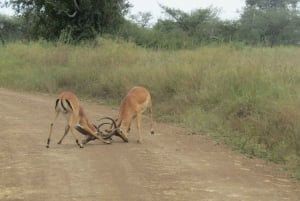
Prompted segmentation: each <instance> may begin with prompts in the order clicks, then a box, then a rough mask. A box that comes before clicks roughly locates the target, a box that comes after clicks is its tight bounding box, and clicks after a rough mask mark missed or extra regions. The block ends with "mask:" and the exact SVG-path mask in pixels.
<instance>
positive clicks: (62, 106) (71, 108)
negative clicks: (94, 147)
mask: <svg viewBox="0 0 300 201" xmlns="http://www.w3.org/2000/svg"><path fill="white" fill-rule="evenodd" d="M59 114H63V115H64V116H65V117H66V119H67V121H68V124H67V126H66V128H65V132H64V134H63V136H62V138H61V139H60V140H59V142H58V144H61V143H62V141H63V139H64V138H65V137H66V135H67V134H68V132H69V130H71V133H72V135H73V137H74V138H75V141H76V144H77V145H78V146H79V147H80V148H83V145H82V144H81V143H79V141H78V138H77V137H76V135H75V129H76V130H77V131H78V132H80V133H81V134H83V135H85V136H86V137H87V139H88V138H91V139H98V140H100V141H102V142H104V143H107V144H109V143H110V141H109V140H104V139H102V138H101V137H99V136H98V131H97V129H96V128H95V126H94V125H92V124H90V123H89V121H88V119H87V116H86V114H85V113H84V110H83V108H82V106H81V105H80V102H79V100H78V98H77V97H76V95H75V94H74V93H72V92H69V91H64V92H62V93H60V94H59V96H58V97H57V99H56V102H55V113H54V119H53V121H52V123H51V124H50V133H49V137H48V141H47V146H46V147H47V148H49V144H50V139H51V135H52V130H53V126H54V123H55V121H56V119H57V117H58V116H59ZM83 143H85V141H83Z"/></svg>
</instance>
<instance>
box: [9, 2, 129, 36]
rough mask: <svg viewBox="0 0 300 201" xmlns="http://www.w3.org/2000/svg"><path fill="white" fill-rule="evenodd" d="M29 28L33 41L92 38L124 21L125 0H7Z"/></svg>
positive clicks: (109, 30)
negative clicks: (40, 39) (38, 39)
mask: <svg viewBox="0 0 300 201" xmlns="http://www.w3.org/2000/svg"><path fill="white" fill-rule="evenodd" d="M10 5H12V6H13V8H14V9H15V11H16V12H17V13H18V14H19V15H21V16H22V17H23V18H24V19H25V21H26V24H27V25H28V30H29V32H30V34H31V36H32V38H35V39H37V38H40V37H42V38H45V39H47V40H56V39H58V38H59V37H61V39H62V40H64V41H66V42H67V41H69V40H75V41H80V40H84V39H92V38H95V36H96V35H97V33H103V32H111V31H113V30H115V29H116V27H118V26H119V25H120V24H121V23H122V22H123V21H124V20H125V19H124V15H125V14H126V13H127V11H128V9H129V7H130V4H129V3H128V1H127V0H29V1H28V0H10Z"/></svg>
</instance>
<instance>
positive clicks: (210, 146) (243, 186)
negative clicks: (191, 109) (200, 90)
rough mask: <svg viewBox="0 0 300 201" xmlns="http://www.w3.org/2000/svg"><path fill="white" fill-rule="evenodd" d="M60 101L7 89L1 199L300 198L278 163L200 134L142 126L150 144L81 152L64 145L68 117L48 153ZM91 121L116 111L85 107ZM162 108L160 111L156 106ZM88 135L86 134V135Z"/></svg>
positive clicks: (0, 142)
mask: <svg viewBox="0 0 300 201" xmlns="http://www.w3.org/2000/svg"><path fill="white" fill-rule="evenodd" d="M54 99H55V97H53V96H49V95H43V94H29V93H17V92H13V91H9V90H6V89H0V108H1V110H0V200H1V201H4V200H13V201H18V200H26V201H73V200H76V201H95V200H97V201H99V200H101V201H106V200H111V201H127V200H128V201H165V200H170V201H176V200H188V201H198V200H199V201H227V200H228V201H260V200H261V201H268V200H272V201H277V200H278V201H283V200H288V201H299V200H300V182H298V181H295V180H293V179H289V178H288V177H286V176H284V174H283V173H282V172H280V171H278V168H276V166H275V165H273V164H271V163H267V162H264V161H262V160H259V159H249V158H246V157H244V156H242V155H239V154H237V153H233V152H232V151H230V150H229V149H228V148H226V147H225V146H222V145H216V144H215V143H214V142H213V141H212V140H210V139H209V138H207V137H205V136H201V135H189V132H188V131H186V130H184V129H180V128H176V127H172V126H170V125H166V124H160V123H155V131H156V134H155V135H150V134H148V133H149V132H150V128H149V124H148V123H147V117H145V118H144V121H143V123H144V124H143V125H144V128H143V136H144V143H143V144H137V143H136V142H135V135H134V133H135V132H136V128H135V125H133V127H132V130H131V135H130V138H129V139H130V142H129V143H128V144H126V143H123V142H122V141H121V140H120V139H117V138H114V143H113V144H111V145H104V144H102V143H101V142H98V141H94V142H92V143H89V144H87V145H86V146H85V148H83V149H79V148H78V147H77V145H76V144H75V142H74V139H73V137H72V135H68V136H67V137H66V139H65V141H64V142H63V144H61V145H58V144H57V141H58V140H59V139H60V137H61V136H62V134H63V130H64V125H65V119H64V118H62V117H60V118H59V120H60V122H59V123H58V124H57V125H56V126H55V127H54V133H53V138H52V143H51V145H50V148H49V149H47V148H45V145H46V140H47V137H48V132H49V124H50V121H51V119H52V115H53V114H52V113H53V105H54ZM83 106H84V108H85V110H86V112H87V115H88V117H89V119H90V120H97V119H98V118H100V117H103V116H104V115H109V116H113V115H116V114H117V111H115V110H113V109H110V108H107V107H103V106H101V105H99V104H95V103H90V102H83ZM154 109H155V106H154ZM79 137H80V138H82V136H79Z"/></svg>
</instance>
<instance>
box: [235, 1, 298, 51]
mask: <svg viewBox="0 0 300 201" xmlns="http://www.w3.org/2000/svg"><path fill="white" fill-rule="evenodd" d="M298 2H299V0H246V8H245V10H244V12H243V14H242V16H241V20H240V23H241V27H240V34H239V35H240V37H241V38H242V39H243V40H245V41H246V42H247V43H250V44H264V45H269V46H271V47H272V46H273V45H277V44H296V43H298V42H299V40H300V36H299V31H300V24H299V22H300V17H299V11H298V10H297V3H298Z"/></svg>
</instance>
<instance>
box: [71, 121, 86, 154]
mask: <svg viewBox="0 0 300 201" xmlns="http://www.w3.org/2000/svg"><path fill="white" fill-rule="evenodd" d="M75 121H76V119H75V118H74V116H73V115H71V117H70V120H69V128H70V130H71V133H72V135H73V137H74V139H75V142H76V144H77V145H78V146H79V148H83V145H82V144H81V143H79V140H78V139H77V137H76V135H75V128H74V125H75Z"/></svg>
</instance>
